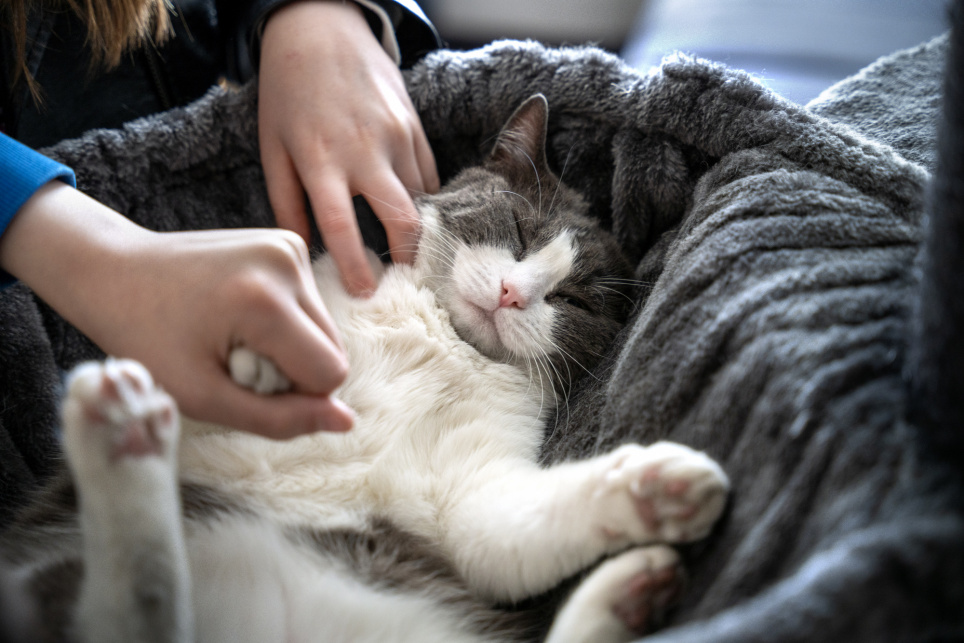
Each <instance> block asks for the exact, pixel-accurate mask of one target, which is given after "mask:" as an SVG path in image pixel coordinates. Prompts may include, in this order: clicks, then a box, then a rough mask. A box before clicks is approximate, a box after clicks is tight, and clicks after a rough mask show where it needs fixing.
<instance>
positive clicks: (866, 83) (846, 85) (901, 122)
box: [807, 34, 947, 171]
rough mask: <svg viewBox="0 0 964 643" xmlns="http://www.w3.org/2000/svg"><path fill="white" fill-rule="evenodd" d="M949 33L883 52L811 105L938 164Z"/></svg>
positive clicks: (922, 161)
mask: <svg viewBox="0 0 964 643" xmlns="http://www.w3.org/2000/svg"><path fill="white" fill-rule="evenodd" d="M946 49H947V34H944V35H943V36H938V37H937V38H934V39H933V40H931V41H930V42H927V43H924V44H922V45H920V46H918V47H914V48H912V49H906V50H903V51H898V52H896V53H894V54H891V55H890V56H885V57H883V58H881V59H880V60H878V61H876V62H875V63H874V64H872V65H869V66H868V67H867V68H865V69H863V70H861V71H860V73H858V74H855V75H854V76H852V77H851V78H847V79H845V80H842V81H840V82H839V83H837V84H835V85H833V86H832V87H829V88H828V89H826V90H824V91H823V93H821V94H820V95H819V96H817V97H816V98H815V99H814V100H812V101H810V102H809V103H807V108H808V109H809V110H810V111H812V112H814V113H815V114H819V115H820V116H824V117H826V118H829V119H832V120H835V121H837V122H838V123H844V124H846V125H849V126H850V127H852V128H854V129H855V130H857V131H858V132H860V133H861V134H863V135H864V136H867V137H869V138H872V139H874V140H876V141H880V142H882V143H886V144H887V145H890V146H891V147H893V148H894V149H895V150H897V151H898V152H900V153H901V154H902V155H903V156H904V157H905V158H907V159H909V160H911V161H914V162H915V163H920V164H921V165H923V166H924V167H926V168H927V169H928V170H931V171H933V169H934V160H935V159H934V146H933V144H932V143H933V141H934V137H935V135H936V134H935V127H936V124H937V117H938V113H939V112H940V108H941V78H942V76H941V74H940V70H942V69H943V65H944V54H945V51H946Z"/></svg>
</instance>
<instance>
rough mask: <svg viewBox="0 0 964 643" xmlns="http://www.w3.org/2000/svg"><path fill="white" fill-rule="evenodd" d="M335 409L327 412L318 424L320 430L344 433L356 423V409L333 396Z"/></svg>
mask: <svg viewBox="0 0 964 643" xmlns="http://www.w3.org/2000/svg"><path fill="white" fill-rule="evenodd" d="M331 401H332V404H333V405H334V406H335V409H334V410H333V411H332V412H331V413H327V414H326V415H325V416H324V417H323V418H321V420H320V421H319V423H318V425H317V430H318V431H327V432H329V433H344V432H346V431H350V430H351V428H352V426H354V424H355V411H353V410H352V408H351V407H350V406H348V405H347V404H345V403H344V402H342V401H341V400H339V399H337V398H331Z"/></svg>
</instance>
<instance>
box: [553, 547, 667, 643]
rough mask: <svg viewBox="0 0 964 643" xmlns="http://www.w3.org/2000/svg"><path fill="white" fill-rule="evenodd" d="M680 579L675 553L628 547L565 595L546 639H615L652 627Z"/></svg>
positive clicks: (594, 642) (605, 642)
mask: <svg viewBox="0 0 964 643" xmlns="http://www.w3.org/2000/svg"><path fill="white" fill-rule="evenodd" d="M684 583H685V576H684V573H683V569H682V566H681V565H680V560H679V555H678V554H677V553H676V552H675V551H674V550H673V549H672V548H671V547H668V546H666V545H652V546H650V547H639V548H636V549H631V550H629V551H627V552H624V553H623V554H620V555H619V556H616V557H615V558H612V559H610V560H607V561H606V562H604V563H603V564H602V565H600V566H599V567H598V568H597V569H596V570H595V571H593V572H592V574H590V575H589V576H588V577H587V578H586V579H585V580H584V581H583V582H582V583H581V584H580V585H579V587H577V588H576V591H575V592H574V593H573V595H572V596H571V597H570V599H569V600H568V601H567V602H566V604H565V605H564V606H563V608H562V610H561V611H560V612H559V616H558V617H557V618H556V620H555V622H554V623H553V626H552V630H551V631H550V633H549V637H548V639H547V643H590V642H591V643H619V642H622V641H631V640H634V639H636V638H637V637H639V636H641V635H643V634H645V633H647V632H649V631H651V630H652V629H653V628H654V627H656V626H658V625H659V624H660V622H661V621H662V620H663V617H664V616H665V614H666V612H667V611H668V610H669V609H670V608H671V607H672V606H673V605H675V604H676V602H677V600H678V599H679V597H680V594H681V592H682V589H683V585H684Z"/></svg>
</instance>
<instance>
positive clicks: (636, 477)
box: [604, 442, 729, 542]
mask: <svg viewBox="0 0 964 643" xmlns="http://www.w3.org/2000/svg"><path fill="white" fill-rule="evenodd" d="M612 457H613V462H612V466H611V467H610V469H609V471H608V472H607V474H606V477H605V482H604V487H605V488H606V489H607V490H608V491H609V492H610V493H612V492H613V491H615V492H617V493H620V492H621V493H626V494H628V497H629V498H630V499H631V501H632V504H633V508H634V509H635V514H636V517H637V519H638V521H637V523H636V525H635V526H636V527H640V528H641V529H634V528H633V527H634V525H630V526H628V527H627V528H625V529H624V530H618V529H617V530H616V531H617V532H622V531H626V532H627V533H626V534H625V535H626V536H628V537H629V538H630V540H633V541H636V542H648V541H652V540H659V541H663V542H690V541H693V540H698V539H700V538H703V537H705V536H706V535H707V534H708V533H709V532H710V530H711V529H712V527H713V524H714V523H715V522H716V520H717V518H719V516H720V514H721V513H722V512H723V508H724V506H725V504H726V497H727V493H728V491H729V480H728V479H727V477H726V474H725V473H724V472H723V470H722V469H721V468H720V466H719V465H718V464H717V463H716V462H714V461H713V460H712V459H711V458H709V457H708V456H707V455H706V454H703V453H700V452H698V451H694V450H693V449H690V448H689V447H686V446H683V445H681V444H675V443H672V442H658V443H656V444H653V445H651V446H649V447H641V446H638V445H625V446H623V447H620V448H619V449H618V450H616V451H615V452H613V454H612ZM620 535H623V534H622V533H620Z"/></svg>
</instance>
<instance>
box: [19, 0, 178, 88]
mask: <svg viewBox="0 0 964 643" xmlns="http://www.w3.org/2000/svg"><path fill="white" fill-rule="evenodd" d="M3 4H4V5H5V8H6V11H5V14H6V20H5V21H4V22H6V23H7V24H5V25H4V26H5V27H6V28H7V29H9V30H10V31H11V32H12V34H13V44H14V48H15V55H16V63H17V64H16V68H15V72H14V78H13V83H14V85H16V84H17V83H18V82H20V81H21V80H22V81H23V82H25V83H27V87H28V89H29V91H30V94H31V95H32V96H33V98H34V100H35V101H37V102H38V103H40V102H41V101H42V99H41V96H42V94H41V88H40V86H39V84H38V83H37V81H36V79H35V78H34V77H33V75H32V74H31V73H30V69H29V67H28V65H27V58H26V56H27V53H26V52H27V46H28V43H27V17H28V15H29V14H30V11H31V10H32V9H33V8H34V7H39V8H40V9H41V10H43V11H56V10H60V9H63V8H65V7H66V8H69V9H70V10H71V11H73V12H74V13H75V14H76V15H77V16H78V17H79V18H80V20H81V21H82V22H83V23H84V25H85V26H86V27H87V47H88V49H89V50H90V62H91V69H95V68H98V67H102V68H106V69H112V68H114V67H116V66H117V65H118V64H120V61H121V56H122V55H123V54H124V52H125V51H128V50H130V49H133V48H135V47H137V46H141V45H143V44H145V43H148V42H151V41H153V42H155V43H160V42H163V40H164V39H165V38H166V37H167V36H168V35H169V33H170V24H171V18H170V12H171V10H172V8H173V7H172V6H171V3H170V0H7V1H6V2H4V3H3Z"/></svg>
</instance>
